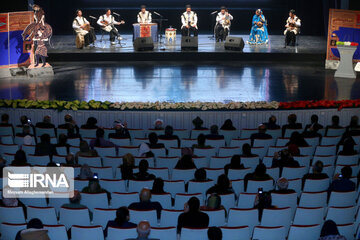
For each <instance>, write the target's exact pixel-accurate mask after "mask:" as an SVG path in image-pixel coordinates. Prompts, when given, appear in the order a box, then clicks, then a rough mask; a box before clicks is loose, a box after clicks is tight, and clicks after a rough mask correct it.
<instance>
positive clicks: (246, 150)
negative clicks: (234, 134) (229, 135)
mask: <svg viewBox="0 0 360 240" xmlns="http://www.w3.org/2000/svg"><path fill="white" fill-rule="evenodd" d="M240 157H245V158H252V157H258V155H256V154H253V153H252V152H251V146H250V144H248V143H245V144H243V145H242V154H241V155H240Z"/></svg>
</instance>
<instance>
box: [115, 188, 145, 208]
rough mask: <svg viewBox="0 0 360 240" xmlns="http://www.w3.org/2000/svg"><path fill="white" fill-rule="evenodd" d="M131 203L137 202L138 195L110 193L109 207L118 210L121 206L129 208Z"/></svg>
mask: <svg viewBox="0 0 360 240" xmlns="http://www.w3.org/2000/svg"><path fill="white" fill-rule="evenodd" d="M133 202H139V194H138V193H120V192H113V193H111V207H112V208H119V207H122V206H129V205H130V204H131V203H133Z"/></svg>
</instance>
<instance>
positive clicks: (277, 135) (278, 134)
mask: <svg viewBox="0 0 360 240" xmlns="http://www.w3.org/2000/svg"><path fill="white" fill-rule="evenodd" d="M266 133H267V134H269V135H271V136H272V137H273V139H278V138H280V137H281V129H267V130H266Z"/></svg>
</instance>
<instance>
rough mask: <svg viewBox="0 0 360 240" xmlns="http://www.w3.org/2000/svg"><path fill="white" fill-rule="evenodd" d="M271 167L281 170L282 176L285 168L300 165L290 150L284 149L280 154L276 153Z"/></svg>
mask: <svg viewBox="0 0 360 240" xmlns="http://www.w3.org/2000/svg"><path fill="white" fill-rule="evenodd" d="M279 155H280V156H279ZM271 167H272V168H277V167H278V168H280V175H281V173H282V170H283V168H284V167H300V164H299V162H298V161H296V160H294V158H293V157H292V156H291V154H290V152H289V150H288V149H283V150H281V151H280V153H279V152H275V154H274V158H273V161H272V164H271Z"/></svg>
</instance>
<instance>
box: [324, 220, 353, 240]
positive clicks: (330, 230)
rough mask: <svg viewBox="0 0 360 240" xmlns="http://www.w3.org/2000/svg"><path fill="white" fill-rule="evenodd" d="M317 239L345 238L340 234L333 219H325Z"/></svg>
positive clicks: (333, 239)
mask: <svg viewBox="0 0 360 240" xmlns="http://www.w3.org/2000/svg"><path fill="white" fill-rule="evenodd" d="M319 240H346V238H345V237H344V236H341V235H340V233H339V230H338V228H337V225H336V223H335V222H334V221H333V220H326V221H325V223H324V225H323V226H322V228H321V233H320V238H319Z"/></svg>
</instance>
